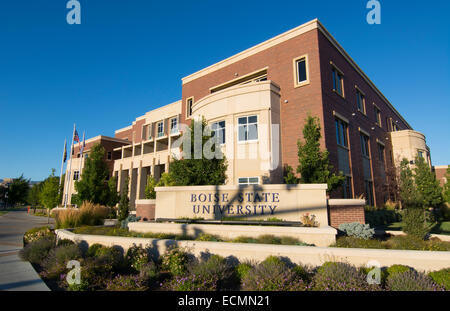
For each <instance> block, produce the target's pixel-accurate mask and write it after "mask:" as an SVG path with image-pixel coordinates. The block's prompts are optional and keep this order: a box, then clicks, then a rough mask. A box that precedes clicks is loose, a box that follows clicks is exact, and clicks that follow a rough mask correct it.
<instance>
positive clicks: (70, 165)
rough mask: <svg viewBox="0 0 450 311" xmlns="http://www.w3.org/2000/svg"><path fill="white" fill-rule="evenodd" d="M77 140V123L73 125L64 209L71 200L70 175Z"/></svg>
mask: <svg viewBox="0 0 450 311" xmlns="http://www.w3.org/2000/svg"><path fill="white" fill-rule="evenodd" d="M74 138H75V123H74V124H73V133H72V144H71V145H70V161H69V170H68V171H67V173H66V179H67V188H66V190H67V191H66V200H65V201H64V207H65V208H67V201H68V200H69V192H70V175H71V170H72V153H73V139H74Z"/></svg>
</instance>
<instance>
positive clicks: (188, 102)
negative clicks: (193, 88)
mask: <svg viewBox="0 0 450 311" xmlns="http://www.w3.org/2000/svg"><path fill="white" fill-rule="evenodd" d="M193 102H194V99H193V98H188V99H187V103H186V105H187V111H186V113H187V116H188V117H190V116H191V115H192V104H193Z"/></svg>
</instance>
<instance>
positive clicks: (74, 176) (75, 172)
mask: <svg viewBox="0 0 450 311" xmlns="http://www.w3.org/2000/svg"><path fill="white" fill-rule="evenodd" d="M79 177H80V172H79V171H73V180H78V178H79Z"/></svg>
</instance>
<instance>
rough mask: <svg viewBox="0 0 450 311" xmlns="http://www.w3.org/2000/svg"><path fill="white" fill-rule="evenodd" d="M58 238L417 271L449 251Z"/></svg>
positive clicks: (63, 234)
mask: <svg viewBox="0 0 450 311" xmlns="http://www.w3.org/2000/svg"><path fill="white" fill-rule="evenodd" d="M56 234H57V236H58V239H70V240H72V241H75V242H84V243H87V244H88V245H92V244H94V243H99V244H102V245H105V246H114V245H116V246H120V247H122V248H123V249H124V250H127V249H128V248H129V247H131V246H132V245H133V244H136V245H142V246H144V247H145V246H149V247H151V251H152V252H153V254H155V255H157V256H159V255H161V254H163V253H164V252H165V251H166V249H167V248H168V247H170V246H172V245H177V246H179V247H183V248H186V249H187V250H188V251H189V252H190V253H192V254H194V255H196V256H199V255H201V254H203V253H211V254H217V255H221V256H224V257H228V256H231V257H234V258H237V259H239V260H246V259H253V260H257V261H262V260H264V259H265V258H267V257H268V256H270V255H273V256H283V257H287V258H289V259H290V260H291V261H292V262H294V263H302V264H309V265H313V266H318V265H322V264H323V263H324V262H325V261H339V262H347V263H350V264H353V265H356V266H363V265H364V266H365V265H367V263H368V262H369V261H377V262H378V263H379V264H380V265H381V266H382V267H383V266H385V267H386V266H391V265H394V264H402V265H408V266H411V267H413V268H415V269H416V270H418V271H433V270H439V269H443V268H448V267H450V252H431V251H405V250H384V249H383V250H381V249H380V250H378V249H358V248H331V247H330V248H329V247H311V246H286V245H269V244H246V243H227V242H201V241H174V240H160V239H144V238H128V237H116V236H101V235H86V234H74V233H73V232H70V231H67V230H56Z"/></svg>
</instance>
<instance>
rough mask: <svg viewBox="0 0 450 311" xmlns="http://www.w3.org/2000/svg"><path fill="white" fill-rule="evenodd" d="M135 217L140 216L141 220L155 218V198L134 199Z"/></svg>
mask: <svg viewBox="0 0 450 311" xmlns="http://www.w3.org/2000/svg"><path fill="white" fill-rule="evenodd" d="M135 202H136V203H135V207H136V217H141V221H149V220H154V219H155V206H156V200H136V201H135Z"/></svg>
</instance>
